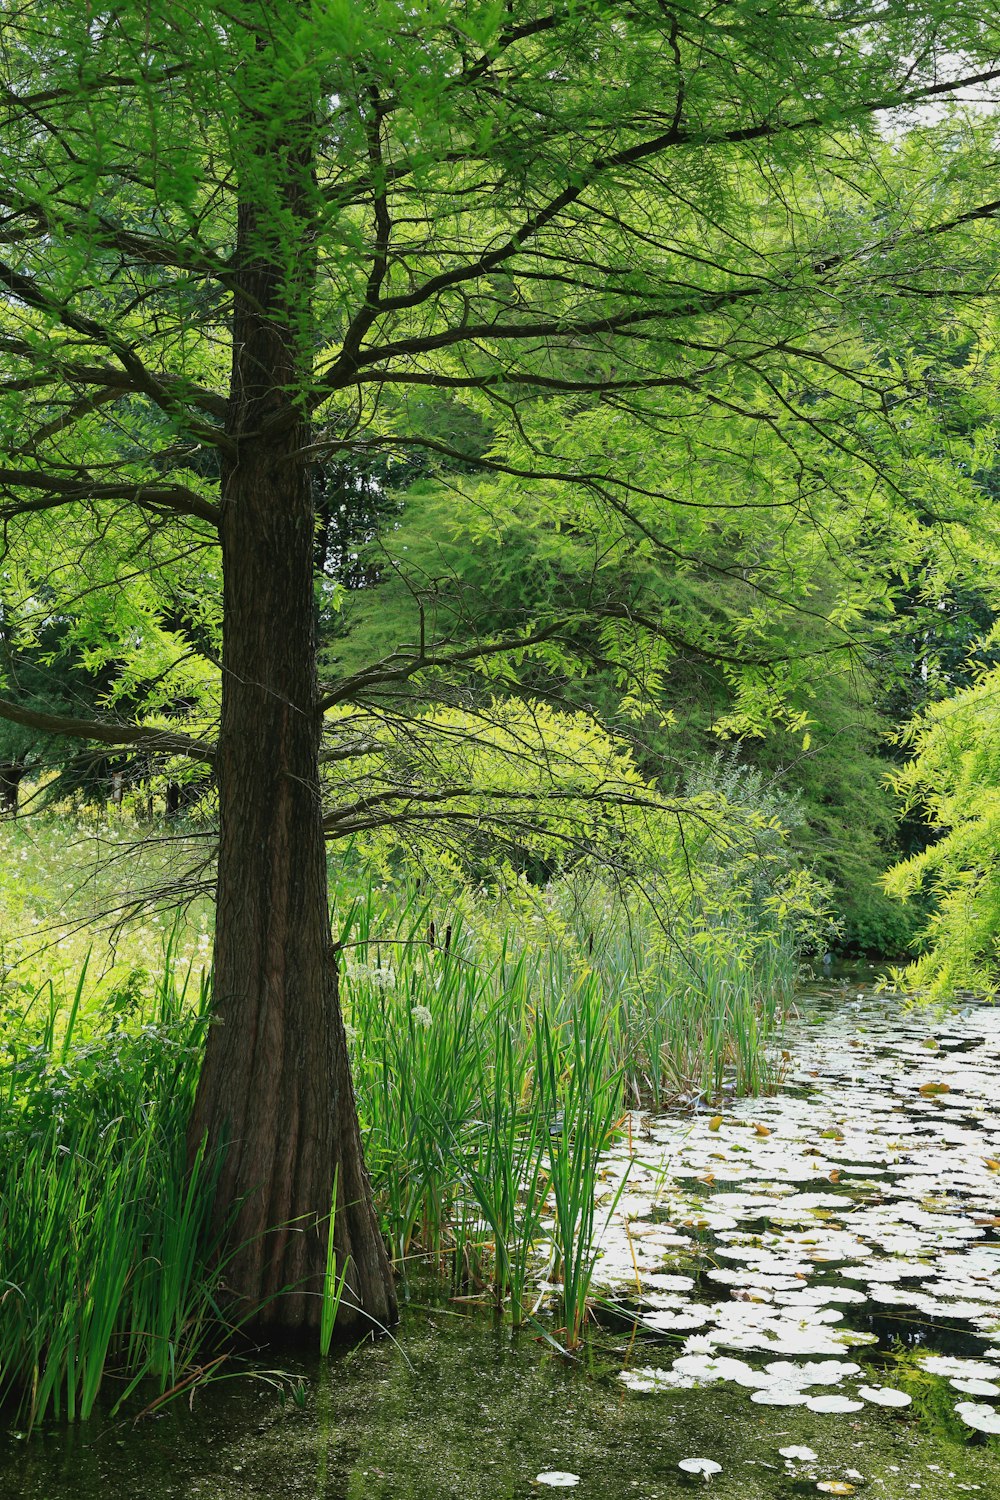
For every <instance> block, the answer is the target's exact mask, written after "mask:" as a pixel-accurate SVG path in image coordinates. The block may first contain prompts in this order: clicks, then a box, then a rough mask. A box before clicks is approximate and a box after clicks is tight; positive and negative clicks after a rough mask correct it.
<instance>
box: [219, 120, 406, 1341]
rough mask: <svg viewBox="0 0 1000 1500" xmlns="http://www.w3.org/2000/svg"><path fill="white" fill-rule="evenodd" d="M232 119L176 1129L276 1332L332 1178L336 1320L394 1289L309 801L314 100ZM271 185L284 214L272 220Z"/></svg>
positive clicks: (259, 1309) (255, 1308)
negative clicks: (195, 885) (213, 1161)
mask: <svg viewBox="0 0 1000 1500" xmlns="http://www.w3.org/2000/svg"><path fill="white" fill-rule="evenodd" d="M248 128H249V131H250V134H251V146H250V150H249V155H248V165H245V167H244V170H245V171H246V173H247V175H248V178H249V191H248V192H247V193H245V194H244V195H243V201H242V205H241V209H240V222H239V226H238V237H237V252H236V263H237V268H238V269H237V277H238V289H237V292H236V298H235V310H234V326H233V370H232V385H231V397H230V404H229V415H228V419H227V435H228V437H229V438H230V440H231V448H230V451H231V456H230V457H229V458H227V460H226V462H225V464H224V468H223V475H222V497H221V498H222V504H221V517H220V526H221V536H222V555H223V600H224V622H225V623H224V645H223V664H222V665H223V675H222V717H221V728H220V735H219V743H218V750H217V760H216V770H217V777H218V786H219V812H220V846H219V871H218V892H217V897H218V907H217V915H216V946H215V989H214V1001H213V1013H212V1025H211V1027H210V1031H209V1037H208V1043H207V1047H206V1054H205V1060H204V1065H203V1070H202V1075H201V1079H200V1083H199V1088H198V1094H197V1099H196V1102H195V1108H194V1113H193V1118H192V1122H191V1128H190V1144H191V1148H192V1151H193V1150H194V1149H196V1148H197V1146H198V1144H199V1143H200V1141H201V1140H202V1139H203V1138H204V1137H206V1136H207V1139H208V1144H209V1147H210V1148H211V1149H219V1150H221V1151H222V1152H223V1165H222V1170H221V1176H220V1178H219V1184H218V1189H217V1194H216V1202H215V1215H214V1217H215V1226H216V1228H219V1229H221V1228H223V1227H224V1226H225V1225H226V1224H227V1222H228V1221H229V1219H230V1218H231V1217H232V1215H233V1213H234V1212H235V1220H234V1221H233V1222H232V1224H231V1227H230V1228H229V1233H228V1240H229V1244H230V1245H231V1246H235V1247H236V1249H235V1254H234V1256H233V1258H232V1260H230V1261H229V1262H228V1263H227V1265H226V1269H225V1281H226V1284H227V1285H228V1286H229V1288H230V1289H231V1291H232V1292H233V1294H234V1295H235V1296H236V1298H237V1299H238V1301H239V1303H240V1304H241V1305H242V1308H243V1310H244V1311H249V1313H250V1320H251V1323H252V1324H253V1326H255V1327H256V1328H258V1329H263V1330H266V1331H268V1332H269V1333H271V1334H285V1335H287V1334H290V1333H294V1332H296V1331H305V1330H310V1329H313V1328H315V1327H316V1326H317V1325H318V1323H319V1319H320V1310H321V1298H320V1295H319V1294H320V1291H321V1288H322V1284H323V1273H324V1268H325V1260H326V1237H327V1223H328V1216H329V1213H330V1206H331V1199H332V1193H333V1183H334V1174H335V1172H336V1173H337V1175H338V1197H337V1216H336V1233H335V1244H336V1248H337V1254H338V1269H339V1270H343V1269H344V1267H345V1266H346V1267H347V1279H346V1291H345V1295H344V1299H343V1301H342V1303H341V1309H340V1314H339V1318H338V1328H339V1330H340V1331H341V1332H342V1333H343V1334H345V1335H349V1334H351V1333H354V1332H358V1333H363V1332H366V1331H368V1330H369V1329H371V1328H372V1327H373V1326H375V1325H383V1326H384V1325H386V1324H388V1323H391V1322H392V1321H394V1319H395V1314H396V1304H395V1294H394V1290H393V1283H392V1274H391V1271H390V1268H389V1264H388V1259H387V1256H386V1252H385V1247H384V1245H383V1242H382V1238H381V1234H380V1231H379V1226H378V1221H377V1217H376V1214H375V1211H374V1208H373V1204H372V1196H371V1189H370V1184H369V1180H368V1176H367V1173H366V1170H365V1166H364V1160H363V1154H362V1146H361V1139H360V1130H359V1125H358V1118H357V1111H356V1108H355V1100H354V1092H353V1087H352V1083H351V1075H350V1066H349V1062H348V1055H347V1042H346V1037H345V1033H344V1026H343V1021H342V1018H341V1014H340V1007H339V1001H338V990H337V968H336V961H335V956H334V950H333V946H332V940H331V933H330V919H329V909H328V896H327V877H326V849H325V843H324V836H323V819H322V807H321V802H320V776H319V743H320V729H321V722H322V711H321V707H320V698H319V692H318V687H317V681H316V640H315V605H314V592H313V555H314V550H313V547H314V529H315V512H314V498H313V486H312V475H311V471H310V468H309V465H308V464H307V463H306V462H305V461H303V459H302V458H301V457H300V455H301V453H302V450H303V448H304V447H305V444H306V441H307V437H308V431H307V423H306V419H305V416H304V414H303V407H302V406H301V405H299V404H298V402H299V399H300V394H301V392H302V391H303V390H304V389H306V387H307V378H306V377H307V372H308V360H309V359H310V358H311V338H310V335H309V327H308V322H309V320H308V306H309V291H310V287H309V282H310V278H311V249H310V246H311V226H310V221H309V214H310V185H311V181H312V176H311V155H310V151H311V139H310V137H311V130H312V126H311V116H305V117H303V125H302V130H301V133H300V134H299V137H298V139H296V132H295V130H294V129H293V128H291V127H290V126H287V125H286V128H285V130H284V131H283V132H282V139H281V140H275V139H274V137H273V127H272V135H271V136H270V137H268V136H267V134H266V131H265V130H264V128H263V127H261V129H260V131H259V133H258V135H257V137H256V138H253V135H252V132H253V121H251V122H250V126H249V127H248ZM262 183H263V186H262V185H261V184H262ZM268 194H271V195H273V196H272V198H271V199H269V197H268ZM274 197H277V198H278V199H280V201H281V204H282V209H283V211H282V212H281V213H279V214H277V215H275V214H271V215H270V216H269V215H268V213H267V211H266V206H267V204H268V203H269V202H270V201H273V198H274ZM255 202H256V203H258V204H259V203H261V202H263V203H264V204H265V207H264V208H263V209H262V208H258V207H255ZM275 221H276V227H274V228H272V227H271V226H272V225H274V224H275ZM290 239H291V240H292V241H293V243H292V244H291V245H290V244H289V240H290Z"/></svg>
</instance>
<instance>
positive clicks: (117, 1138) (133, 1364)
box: [0, 949, 221, 1426]
mask: <svg viewBox="0 0 1000 1500" xmlns="http://www.w3.org/2000/svg"><path fill="white" fill-rule="evenodd" d="M166 958H167V961H166V964H165V972H164V977H163V979H162V980H161V982H160V983H159V985H158V986H157V988H156V990H155V992H154V993H153V994H152V996H149V995H147V996H146V999H145V1002H144V1003H142V1004H141V1005H140V1006H139V1009H138V1010H137V1011H136V1010H133V1013H132V1014H131V1015H130V1016H129V1017H128V1018H127V1020H126V1019H123V1017H122V1015H121V1014H120V1013H115V1014H113V1015H112V1016H111V1018H110V1020H108V1018H107V1017H105V1018H104V1024H103V1026H102V1024H100V1023H99V1022H97V1021H95V1019H94V1018H93V1017H87V1025H86V1027H85V1028H84V1027H83V1019H84V1012H83V1007H82V1004H81V997H82V994H83V990H84V984H85V979H86V973H85V967H84V970H83V971H82V972H81V974H80V976H79V978H78V982H77V984H76V987H75V991H74V993H73V995H72V996H71V997H70V998H69V1000H68V1003H67V1004H66V1005H65V1006H61V1005H60V1003H59V1001H60V997H59V996H58V994H57V992H56V990H55V987H54V986H49V987H48V993H47V995H46V996H45V1000H46V1006H45V1010H44V1012H42V1011H41V1010H40V1008H38V1007H37V1006H32V1005H31V1004H28V1005H26V1006H25V1007H24V1009H23V1012H22V1015H21V1019H20V1022H19V1023H18V1024H13V1025H12V1024H10V1023H8V1029H7V1035H6V1036H5V1038H4V1042H5V1048H4V1052H3V1054H2V1055H0V1266H2V1272H0V1275H2V1278H3V1286H2V1290H0V1402H13V1404H14V1408H15V1410H16V1411H17V1412H18V1414H19V1417H20V1419H21V1420H23V1421H25V1422H26V1423H27V1424H28V1425H29V1426H30V1425H32V1424H34V1423H36V1422H39V1421H42V1420H44V1419H45V1418H46V1417H47V1416H49V1415H52V1416H54V1417H56V1418H59V1417H61V1416H66V1417H68V1418H69V1419H70V1420H73V1419H74V1418H76V1417H82V1418H86V1417H87V1416H89V1415H90V1413H91V1412H92V1410H93V1408H94V1405H95V1402H96V1401H97V1398H98V1396H99V1394H100V1392H101V1390H102V1387H103V1386H104V1384H105V1379H106V1376H107V1374H108V1372H109V1371H110V1370H114V1371H115V1372H116V1373H124V1374H125V1375H126V1376H127V1377H129V1379H128V1382H127V1385H126V1387H125V1394H129V1393H130V1392H131V1390H132V1389H133V1388H134V1386H135V1384H136V1383H137V1382H138V1381H139V1380H140V1379H143V1378H145V1377H151V1378H152V1379H153V1380H155V1381H156V1382H157V1384H158V1386H159V1388H160V1389H161V1390H166V1389H167V1388H168V1387H169V1386H170V1385H171V1384H173V1383H174V1382H175V1381H176V1380H177V1379H178V1377H179V1375H180V1372H181V1371H183V1370H184V1369H186V1368H187V1367H188V1366H189V1365H190V1364H191V1363H192V1362H193V1361H194V1360H195V1359H196V1358H198V1357H199V1356H200V1352H201V1349H202V1347H203V1344H204V1341H205V1339H206V1337H207V1334H208V1331H209V1329H210V1327H213V1326H215V1325H217V1324H218V1322H219V1320H220V1318H221V1311H220V1309H219V1307H218V1306H217V1304H216V1300H215V1295H214V1286H215V1283H216V1279H217V1275H218V1272H217V1271H215V1270H212V1269H211V1268H210V1263H211V1259H212V1255H213V1252H214V1250H215V1249H216V1247H215V1246H213V1245H212V1244H211V1243H210V1241H209V1239H208V1236H207V1233H206V1229H207V1214H208V1205H209V1203H210V1201H211V1192H212V1188H213V1185H214V1175H215V1170H216V1169H215V1165H214V1164H213V1163H212V1162H210V1161H208V1160H207V1159H206V1158H205V1155H204V1153H203V1152H202V1153H199V1154H198V1155H197V1157H196V1160H195V1162H194V1164H193V1167H192V1168H191V1169H190V1170H188V1164H187V1161H186V1144H185V1132H186V1127H187V1120H188V1114H189V1110H190V1104H191V1100H192V1097H193V1090H194V1085H195V1081H196V1077H197V1070H198V1066H199V1063H200V1057H201V1049H202V1043H203V1039H204V1027H205V1024H206V1002H207V984H206V983H205V982H204V981H203V983H202V986H201V993H200V995H199V997H198V1000H197V1001H192V1003H188V999H187V996H186V993H185V988H186V985H185V982H184V981H183V980H182V981H181V982H180V983H179V984H178V983H175V979H174V976H173V971H172V964H171V962H170V958H171V955H170V952H169V949H168V953H167V956H166ZM189 977H190V976H189ZM135 998H136V999H137V1003H138V997H135ZM36 1012H37V1013H36Z"/></svg>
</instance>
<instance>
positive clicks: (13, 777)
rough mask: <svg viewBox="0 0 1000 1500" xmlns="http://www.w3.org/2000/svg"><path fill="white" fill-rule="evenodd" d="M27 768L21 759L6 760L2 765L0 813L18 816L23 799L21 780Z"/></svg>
mask: <svg viewBox="0 0 1000 1500" xmlns="http://www.w3.org/2000/svg"><path fill="white" fill-rule="evenodd" d="M25 774H26V768H25V766H24V765H23V764H22V762H21V761H19V760H9V761H5V762H4V763H3V765H0V814H3V816H4V817H8V818H16V817H17V812H18V807H19V805H20V800H21V781H22V779H23V778H24V776H25Z"/></svg>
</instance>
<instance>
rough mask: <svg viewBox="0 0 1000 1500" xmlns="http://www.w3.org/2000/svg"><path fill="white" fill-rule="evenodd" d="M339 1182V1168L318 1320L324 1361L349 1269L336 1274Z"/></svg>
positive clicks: (335, 1174)
mask: <svg viewBox="0 0 1000 1500" xmlns="http://www.w3.org/2000/svg"><path fill="white" fill-rule="evenodd" d="M339 1182H340V1168H339V1166H338V1167H337V1169H336V1171H335V1172H334V1174H333V1192H332V1194H331V1195H330V1219H329V1222H328V1224H327V1231H326V1265H325V1267H324V1270H323V1291H322V1297H323V1306H322V1309H321V1311H320V1319H319V1352H320V1354H322V1355H323V1357H324V1359H325V1358H326V1356H327V1355H328V1354H329V1352H330V1345H331V1343H332V1342H333V1329H334V1324H335V1323H336V1321H337V1311H338V1309H339V1307H340V1304H341V1302H342V1301H343V1297H344V1288H345V1287H346V1285H347V1273H348V1270H349V1269H350V1267H349V1266H348V1265H345V1266H344V1268H343V1270H342V1271H340V1273H339V1274H338V1270H337V1247H336V1244H335V1242H334V1228H335V1225H336V1221H337V1189H338V1186H339Z"/></svg>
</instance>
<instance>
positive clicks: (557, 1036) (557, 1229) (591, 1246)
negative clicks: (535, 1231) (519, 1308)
mask: <svg viewBox="0 0 1000 1500" xmlns="http://www.w3.org/2000/svg"><path fill="white" fill-rule="evenodd" d="M574 998H575V1002H576V1003H575V1007H574V1012H573V1015H572V1018H571V1019H570V1020H567V1021H563V1022H562V1024H561V1025H560V1026H559V1027H558V1028H556V1027H555V1026H553V1024H552V1022H551V1020H550V1018H549V1017H548V1016H547V1015H546V1013H545V1012H544V1011H543V1012H541V1013H540V1015H539V1017H538V1023H537V1026H536V1028H535V1057H536V1077H537V1083H538V1088H539V1094H540V1097H541V1099H542V1101H543V1107H544V1108H545V1114H546V1118H547V1121H548V1150H547V1158H548V1173H549V1187H550V1192H551V1198H552V1211H553V1219H554V1227H553V1232H552V1247H553V1264H552V1266H551V1268H550V1270H549V1273H548V1275H549V1279H550V1280H553V1281H556V1282H557V1283H558V1284H559V1286H560V1303H561V1314H562V1318H563V1326H564V1330H565V1338H566V1347H567V1348H569V1349H575V1348H576V1347H577V1346H578V1345H579V1343H580V1340H581V1336H582V1333H583V1327H584V1324H585V1322H586V1317H587V1307H588V1299H589V1295H590V1285H591V1281H592V1279H593V1274H594V1266H595V1264H596V1261H597V1249H596V1246H595V1236H594V1219H595V1215H596V1212H597V1204H596V1198H597V1188H598V1179H599V1173H600V1170H601V1158H602V1156H603V1153H604V1152H605V1151H606V1150H607V1148H608V1146H609V1145H610V1144H611V1142H612V1139H613V1137H614V1134H615V1129H616V1126H617V1124H618V1122H619V1120H620V1118H621V1114H622V1103H621V1082H622V1080H621V1075H620V1073H619V1072H618V1071H616V1070H615V1069H614V1068H613V1067H612V1065H611V1057H610V1054H611V1042H612V1038H611V1021H612V1018H611V1017H610V1016H609V1015H608V1013H607V1012H606V1010H605V1009H604V1007H603V1006H602V1003H601V994H600V990H599V988H598V986H597V984H596V983H595V982H594V979H593V976H588V977H587V978H586V979H585V980H584V981H583V983H582V984H581V985H580V987H579V989H578V991H577V994H576V995H575V997H574ZM624 1181H625V1179H624V1178H623V1179H622V1183H621V1184H620V1185H619V1188H618V1191H617V1193H616V1194H615V1198H614V1201H613V1202H612V1204H611V1206H610V1207H609V1208H608V1210H607V1213H608V1216H610V1214H611V1213H612V1212H613V1211H614V1207H615V1204H616V1203H617V1199H618V1197H619V1196H620V1194H621V1191H622V1187H623V1186H624Z"/></svg>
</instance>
